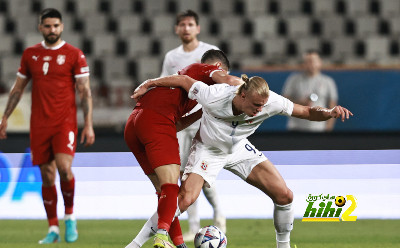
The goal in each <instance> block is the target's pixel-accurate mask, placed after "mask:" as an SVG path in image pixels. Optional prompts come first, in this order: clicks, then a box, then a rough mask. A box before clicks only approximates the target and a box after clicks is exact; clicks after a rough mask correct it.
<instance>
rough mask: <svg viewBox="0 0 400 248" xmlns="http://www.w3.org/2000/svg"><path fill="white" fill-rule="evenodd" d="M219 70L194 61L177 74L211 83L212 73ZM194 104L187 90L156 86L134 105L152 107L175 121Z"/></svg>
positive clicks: (212, 82) (213, 66)
mask: <svg viewBox="0 0 400 248" xmlns="http://www.w3.org/2000/svg"><path fill="white" fill-rule="evenodd" d="M221 70H222V69H220V68H218V67H217V66H215V65H208V64H199V63H195V64H191V65H189V66H187V67H185V68H184V69H182V70H181V71H179V72H178V74H180V75H188V76H190V77H191V78H193V79H195V80H198V81H202V82H204V83H206V84H208V85H212V84H214V83H215V82H214V81H213V80H212V73H213V72H215V71H221ZM196 104H197V102H196V101H194V100H190V99H189V98H188V94H187V92H186V91H185V90H183V89H181V88H169V87H156V88H154V89H152V90H150V91H149V92H147V93H146V94H145V95H144V96H143V97H142V98H141V99H140V100H139V101H138V103H137V104H136V106H137V107H141V108H148V109H152V110H154V111H156V112H158V113H160V114H163V115H165V116H167V117H168V118H170V119H171V120H172V121H174V122H176V121H178V120H179V119H180V118H181V117H182V116H183V115H184V114H186V113H187V112H189V111H190V110H191V109H192V108H194V106H196Z"/></svg>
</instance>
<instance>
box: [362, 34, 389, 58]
mask: <svg viewBox="0 0 400 248" xmlns="http://www.w3.org/2000/svg"><path fill="white" fill-rule="evenodd" d="M389 44H390V42H389V39H388V38H387V37H382V36H374V37H368V38H367V39H366V40H365V49H366V59H367V60H368V61H369V62H374V63H378V64H379V63H381V62H383V61H384V60H385V58H387V57H389Z"/></svg>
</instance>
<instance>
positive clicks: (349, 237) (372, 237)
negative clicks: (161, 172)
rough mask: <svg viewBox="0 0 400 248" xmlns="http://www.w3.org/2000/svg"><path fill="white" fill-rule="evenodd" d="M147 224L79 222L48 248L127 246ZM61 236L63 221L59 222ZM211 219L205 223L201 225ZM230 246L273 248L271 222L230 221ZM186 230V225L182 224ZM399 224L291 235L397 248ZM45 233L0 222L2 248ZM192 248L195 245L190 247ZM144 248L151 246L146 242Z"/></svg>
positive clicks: (314, 226) (42, 224) (302, 241)
mask: <svg viewBox="0 0 400 248" xmlns="http://www.w3.org/2000/svg"><path fill="white" fill-rule="evenodd" d="M144 222H145V221H144V220H79V221H78V229H79V239H78V241H77V242H76V243H72V244H67V243H65V241H64V238H63V236H62V242H61V243H58V244H53V245H45V247H68V248H71V247H77V248H86V247H87V248H89V247H99V248H103V247H104V248H111V247H118V248H123V247H125V245H127V244H128V243H129V242H130V241H131V240H132V238H133V237H134V236H135V235H136V234H137V233H138V232H139V230H140V228H141V227H142V225H143V224H144ZM60 224H61V233H62V234H63V233H64V223H63V221H60ZM209 224H211V220H204V221H202V226H205V225H209ZM227 227H228V233H227V237H228V248H255V247H265V248H267V247H270V248H274V247H275V231H274V226H273V223H272V220H269V219H268V220H254V219H245V220H242V219H240V220H228V221H227ZM182 228H183V230H187V221H182ZM399 230H400V220H357V221H356V222H339V223H305V222H301V220H296V221H295V224H294V230H293V232H292V237H291V240H292V248H294V247H295V245H296V247H297V248H322V247H323V248H330V247H331V248H338V247H340V248H380V247H382V248H399V247H400V234H399V233H400V231H399ZM46 231H47V221H44V220H0V247H1V248H3V247H7V248H8V247H13V248H14V247H15V248H17V247H18V248H20V247H24V248H29V247H40V245H38V244H37V241H38V240H39V239H42V238H43V237H44V236H45V234H46ZM188 245H189V247H193V243H192V242H191V243H188ZM143 247H144V248H151V243H150V242H148V243H146V244H145V245H144V246H143Z"/></svg>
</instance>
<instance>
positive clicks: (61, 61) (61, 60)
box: [57, 55, 65, 65]
mask: <svg viewBox="0 0 400 248" xmlns="http://www.w3.org/2000/svg"><path fill="white" fill-rule="evenodd" d="M64 63H65V55H58V56H57V64H59V65H62V64H64Z"/></svg>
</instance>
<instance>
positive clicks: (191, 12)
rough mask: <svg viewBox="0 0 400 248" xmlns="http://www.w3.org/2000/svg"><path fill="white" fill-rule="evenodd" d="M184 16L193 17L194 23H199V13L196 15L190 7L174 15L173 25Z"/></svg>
mask: <svg viewBox="0 0 400 248" xmlns="http://www.w3.org/2000/svg"><path fill="white" fill-rule="evenodd" d="M186 17H193V18H194V20H195V22H196V25H199V15H197V13H196V12H194V11H193V10H191V9H188V10H186V11H184V12H181V13H179V14H178V15H177V16H176V23H175V25H178V24H179V22H180V21H182V19H183V18H186Z"/></svg>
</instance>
